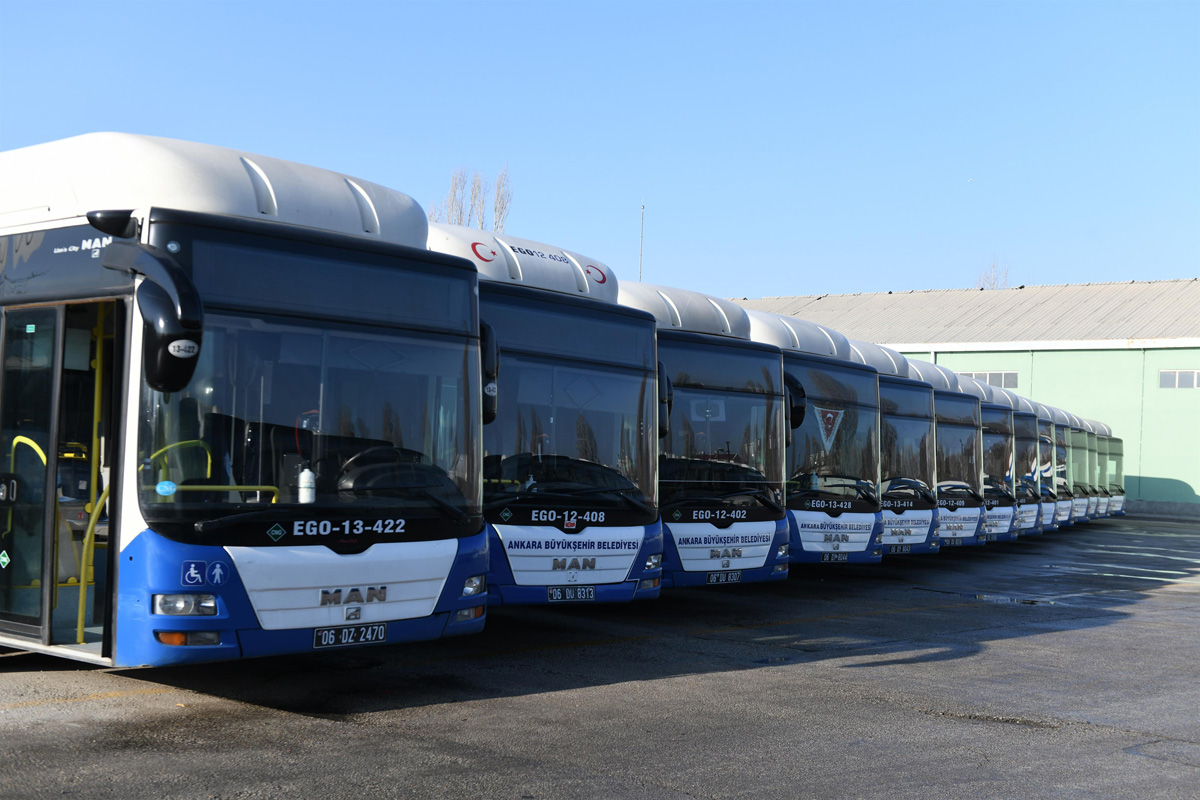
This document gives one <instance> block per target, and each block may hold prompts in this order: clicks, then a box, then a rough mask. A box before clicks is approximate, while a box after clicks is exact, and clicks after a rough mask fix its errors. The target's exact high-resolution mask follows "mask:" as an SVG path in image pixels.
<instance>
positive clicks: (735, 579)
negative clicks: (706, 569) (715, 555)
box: [704, 569, 742, 583]
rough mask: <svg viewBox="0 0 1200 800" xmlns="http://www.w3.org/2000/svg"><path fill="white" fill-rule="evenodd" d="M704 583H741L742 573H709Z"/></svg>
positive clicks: (737, 571)
mask: <svg viewBox="0 0 1200 800" xmlns="http://www.w3.org/2000/svg"><path fill="white" fill-rule="evenodd" d="M704 582H705V583H741V582H742V571H741V570H740V569H739V570H734V571H733V572H710V573H708V578H706V579H705V581H704Z"/></svg>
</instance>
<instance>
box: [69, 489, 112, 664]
mask: <svg viewBox="0 0 1200 800" xmlns="http://www.w3.org/2000/svg"><path fill="white" fill-rule="evenodd" d="M109 488H110V487H108V486H105V487H104V491H103V492H101V493H100V498H99V499H98V500H97V501H96V502H95V503H93V504H92V506H93V507H92V513H91V516H89V517H88V524H87V533H85V534H84V536H83V558H81V559H80V562H79V618H78V620H77V621H76V624H75V643H76V644H83V627H84V625H83V623H84V621H85V620H84V617H85V616H86V615H87V587H88V583H89V582H90V583H91V584H93V585H95V583H96V581H95V568H94V567H93V566H92V558H93V555H94V553H95V550H96V523H97V522H98V521H99V520H100V513H101V511H102V510H103V509H104V504H105V503H106V502H108V490H109ZM89 577H90V578H91V580H90V581H89Z"/></svg>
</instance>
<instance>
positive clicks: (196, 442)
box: [138, 439, 212, 481]
mask: <svg viewBox="0 0 1200 800" xmlns="http://www.w3.org/2000/svg"><path fill="white" fill-rule="evenodd" d="M178 447H202V448H204V452H205V453H206V454H207V455H208V472H207V473H206V474H205V476H204V478H205V480H208V479H210V478H212V448H211V447H209V446H208V442H206V441H204V440H203V439H187V440H185V441H182V442H172V443H171V444H169V445H167V446H166V447H163V448H160V449H159V450H158V452H156V453H153V454H151V456H150V460H151V461H153V460H154V459H156V458H158V457H159V456H165V455H166V454H167V453H168V452H170V451H171V450H174V449H176V448H178ZM145 466H146V465H145V464H143V465H142V466H140V467H138V471H139V472H140V471H141V470H142V468H143V467H145ZM159 479H160V480H164V481H165V480H166V479H167V459H166V458H163V462H162V471H161V472H160V473H159Z"/></svg>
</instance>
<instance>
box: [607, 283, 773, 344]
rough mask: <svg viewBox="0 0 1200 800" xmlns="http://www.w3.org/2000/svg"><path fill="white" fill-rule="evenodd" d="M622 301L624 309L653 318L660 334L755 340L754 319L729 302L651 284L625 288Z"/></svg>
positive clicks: (626, 286)
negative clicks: (751, 327)
mask: <svg viewBox="0 0 1200 800" xmlns="http://www.w3.org/2000/svg"><path fill="white" fill-rule="evenodd" d="M619 300H620V303H621V305H623V306H628V307H630V308H637V309H640V310H642V311H648V312H649V313H651V314H653V315H654V318H655V319H656V320H657V321H658V329H659V330H660V331H663V330H676V331H687V332H688V333H706V334H711V335H713V336H727V337H730V338H733V339H743V340H746V341H750V340H751V335H750V317H749V316H748V315H747V313H746V310H745V309H744V308H742V307H741V306H739V305H738V304H737V303H734V302H732V301H729V300H723V299H721V298H719V297H713V296H712V295H707V294H703V293H701V292H693V291H691V290H690V289H676V288H675V287H672V286H656V285H654V284H651V283H623V284H621V286H620V290H619Z"/></svg>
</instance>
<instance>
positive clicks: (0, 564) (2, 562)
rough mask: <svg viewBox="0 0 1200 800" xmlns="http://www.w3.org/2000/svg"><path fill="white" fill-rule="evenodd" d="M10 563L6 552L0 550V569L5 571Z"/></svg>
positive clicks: (10, 560)
mask: <svg viewBox="0 0 1200 800" xmlns="http://www.w3.org/2000/svg"><path fill="white" fill-rule="evenodd" d="M11 562H12V559H10V558H9V557H8V551H7V550H0V569H6V568H7V567H8V565H9V564H10V563H11Z"/></svg>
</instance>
